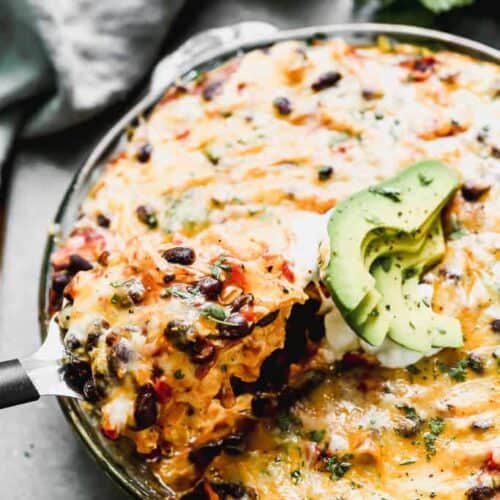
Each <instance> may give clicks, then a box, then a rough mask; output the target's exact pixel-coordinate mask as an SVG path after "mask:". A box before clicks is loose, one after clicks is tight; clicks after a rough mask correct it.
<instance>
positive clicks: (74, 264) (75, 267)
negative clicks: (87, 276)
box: [68, 253, 92, 274]
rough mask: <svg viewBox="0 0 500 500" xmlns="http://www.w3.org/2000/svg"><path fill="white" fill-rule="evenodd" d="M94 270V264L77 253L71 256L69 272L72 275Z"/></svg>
mask: <svg viewBox="0 0 500 500" xmlns="http://www.w3.org/2000/svg"><path fill="white" fill-rule="evenodd" d="M90 269H92V264H91V263H90V262H89V261H88V260H87V259H84V258H83V257H82V256H81V255H78V254H76V253H74V254H71V255H70V256H69V264H68V271H69V272H70V274H76V273H77V272H78V271H89V270H90Z"/></svg>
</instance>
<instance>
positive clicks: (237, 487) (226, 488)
mask: <svg viewBox="0 0 500 500" xmlns="http://www.w3.org/2000/svg"><path fill="white" fill-rule="evenodd" d="M210 486H211V487H212V489H213V490H214V491H215V492H216V493H217V494H218V495H219V498H220V499H221V500H226V499H227V500H229V499H230V498H231V499H233V498H235V499H238V498H243V497H244V496H246V497H247V498H249V499H250V498H256V496H253V494H252V492H250V490H249V489H248V488H247V487H246V486H244V485H243V484H240V483H210ZM254 494H255V493H254Z"/></svg>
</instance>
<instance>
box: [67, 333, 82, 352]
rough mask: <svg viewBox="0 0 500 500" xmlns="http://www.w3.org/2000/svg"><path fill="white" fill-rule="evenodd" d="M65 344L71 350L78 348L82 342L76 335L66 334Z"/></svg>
mask: <svg viewBox="0 0 500 500" xmlns="http://www.w3.org/2000/svg"><path fill="white" fill-rule="evenodd" d="M64 345H65V346H66V347H67V348H68V349H69V350H70V351H74V350H75V349H78V348H79V347H80V346H81V345H82V344H81V342H80V341H79V340H78V339H77V338H76V337H75V336H74V335H66V337H65V338H64Z"/></svg>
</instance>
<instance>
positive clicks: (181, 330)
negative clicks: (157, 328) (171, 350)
mask: <svg viewBox="0 0 500 500" xmlns="http://www.w3.org/2000/svg"><path fill="white" fill-rule="evenodd" d="M189 330H190V325H189V324H188V323H185V322H184V321H182V320H178V319H174V320H172V321H170V322H169V323H168V324H167V326H166V327H165V330H164V334H165V335H166V337H167V338H168V340H169V341H170V342H171V343H172V344H173V345H174V346H175V347H176V348H177V349H179V350H181V351H185V350H187V349H188V348H189V345H190V341H189V339H188V333H189Z"/></svg>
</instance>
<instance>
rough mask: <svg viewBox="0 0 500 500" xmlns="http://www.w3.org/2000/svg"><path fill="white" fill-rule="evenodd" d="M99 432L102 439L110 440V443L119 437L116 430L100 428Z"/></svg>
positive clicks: (118, 432)
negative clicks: (102, 436)
mask: <svg viewBox="0 0 500 500" xmlns="http://www.w3.org/2000/svg"><path fill="white" fill-rule="evenodd" d="M101 432H102V434H103V435H104V437H107V438H108V439H111V441H116V440H117V439H118V437H119V436H120V431H119V430H118V429H116V428H105V427H101Z"/></svg>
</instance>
